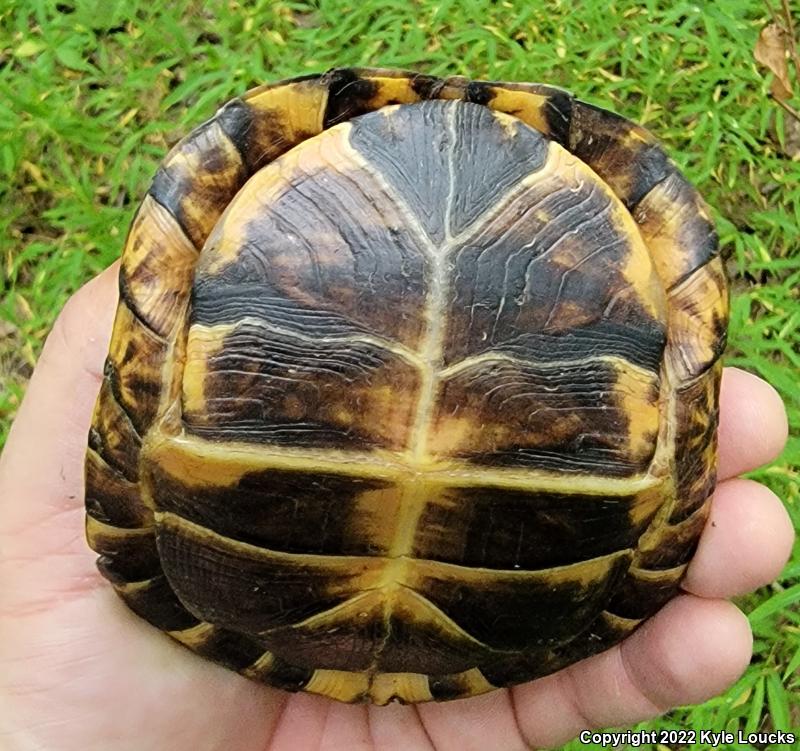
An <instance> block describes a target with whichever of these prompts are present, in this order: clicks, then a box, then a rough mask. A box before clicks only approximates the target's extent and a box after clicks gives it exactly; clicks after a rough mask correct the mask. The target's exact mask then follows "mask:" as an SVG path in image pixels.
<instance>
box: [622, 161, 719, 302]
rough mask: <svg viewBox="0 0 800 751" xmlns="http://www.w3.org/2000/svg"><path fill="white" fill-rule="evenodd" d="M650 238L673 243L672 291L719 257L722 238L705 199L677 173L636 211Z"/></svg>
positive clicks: (669, 278)
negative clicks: (653, 237)
mask: <svg viewBox="0 0 800 751" xmlns="http://www.w3.org/2000/svg"><path fill="white" fill-rule="evenodd" d="M632 214H633V218H634V219H635V220H636V221H637V223H638V224H639V225H640V226H641V227H642V230H643V233H644V234H645V235H646V236H650V235H652V236H655V237H656V238H657V239H659V240H660V239H662V235H663V236H664V240H665V242H668V243H670V244H671V245H672V246H673V247H675V249H676V250H677V251H678V252H674V251H673V253H672V254H671V257H670V266H669V269H668V271H667V273H665V274H664V275H663V276H664V282H665V286H666V287H667V289H668V291H669V290H672V289H674V288H675V287H677V286H678V285H679V284H680V283H681V282H683V281H684V280H685V279H687V278H688V277H689V276H690V275H691V274H692V273H693V272H694V271H696V270H697V269H699V268H700V267H701V266H704V265H705V264H707V263H708V262H709V261H710V260H711V259H712V258H714V257H715V256H717V255H718V254H719V238H718V236H717V232H716V230H715V228H714V224H713V223H712V221H711V219H710V218H709V216H708V209H707V208H706V207H705V204H704V203H703V200H702V198H700V196H699V195H698V193H697V191H696V189H695V188H694V187H693V186H692V185H691V183H689V181H688V180H687V179H686V178H685V177H684V176H683V175H681V174H680V172H678V171H677V170H673V171H672V172H671V174H670V175H669V176H668V177H667V178H666V179H664V180H663V181H661V182H660V183H659V184H658V185H657V186H655V187H654V189H653V190H652V191H650V192H649V193H648V194H647V195H646V196H644V197H643V198H642V200H641V201H639V202H638V204H637V206H636V208H635V209H634V210H633V212H632Z"/></svg>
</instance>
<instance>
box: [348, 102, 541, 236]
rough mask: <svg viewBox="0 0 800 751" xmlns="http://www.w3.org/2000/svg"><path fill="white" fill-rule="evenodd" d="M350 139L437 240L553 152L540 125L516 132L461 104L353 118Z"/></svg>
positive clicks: (471, 218) (416, 107) (454, 231)
mask: <svg viewBox="0 0 800 751" xmlns="http://www.w3.org/2000/svg"><path fill="white" fill-rule="evenodd" d="M451 116H452V117H453V125H452V132H451V129H450V127H449V125H448V122H447V120H448V118H449V117H451ZM453 136H454V137H453ZM350 143H351V144H352V145H353V146H354V147H355V148H356V149H357V150H358V151H359V152H360V153H361V154H362V156H363V157H364V158H366V159H367V160H368V161H369V162H370V163H371V164H373V165H374V166H375V168H376V170H377V172H378V173H379V174H380V175H381V176H382V177H383V179H385V180H387V181H388V182H389V183H390V184H391V185H392V187H393V188H394V190H395V192H396V193H397V195H399V196H401V197H402V198H403V199H404V200H405V201H406V202H407V203H408V205H409V208H410V209H411V211H412V212H413V213H414V215H415V216H416V217H418V218H419V219H420V221H421V222H422V224H423V226H424V227H425V230H426V231H427V233H428V234H429V235H430V237H431V239H432V240H433V242H434V243H436V244H440V243H441V242H443V240H444V239H445V234H446V233H447V232H449V233H450V234H451V235H457V234H458V233H459V232H461V231H462V230H464V229H465V228H466V227H467V226H468V225H469V224H470V223H472V222H473V221H474V220H475V219H477V217H478V216H479V215H480V214H482V213H483V212H485V211H486V210H487V209H488V208H490V207H491V206H493V205H494V204H496V203H497V201H498V199H499V198H500V197H501V196H502V195H503V194H504V193H506V192H507V191H508V190H510V189H511V188H513V187H514V186H515V185H516V184H517V183H519V181H520V180H522V179H523V178H524V177H525V176H526V175H528V174H530V173H531V172H535V171H536V170H538V169H540V168H541V167H542V165H543V164H544V160H545V158H546V156H547V141H546V140H545V139H544V138H543V137H542V136H541V135H540V134H539V133H537V132H536V131H534V130H533V129H531V128H527V127H525V126H524V125H520V124H516V125H515V127H514V128H513V129H512V132H511V133H509V132H508V131H507V130H505V129H504V128H503V126H502V125H501V124H500V122H498V120H497V118H496V117H495V116H494V115H493V114H492V113H491V112H490V111H489V110H488V109H486V108H485V107H480V106H477V105H475V106H470V105H465V104H464V103H455V102H452V103H443V102H438V101H436V102H422V103H419V104H413V105H408V106H406V107H404V108H403V109H402V110H399V111H397V112H394V113H392V116H391V117H384V116H383V115H380V114H375V115H367V116H365V117H362V118H360V119H359V120H357V121H356V122H354V123H353V129H352V131H351V133H350ZM498 155H502V156H501V157H498ZM451 185H452V191H453V196H454V201H453V204H452V209H451V211H450V216H449V218H450V223H449V226H445V221H446V219H447V214H446V212H444V211H440V210H439V207H440V206H442V205H443V204H444V199H445V198H446V197H447V195H448V192H449V190H450V189H451V188H450V186H451Z"/></svg>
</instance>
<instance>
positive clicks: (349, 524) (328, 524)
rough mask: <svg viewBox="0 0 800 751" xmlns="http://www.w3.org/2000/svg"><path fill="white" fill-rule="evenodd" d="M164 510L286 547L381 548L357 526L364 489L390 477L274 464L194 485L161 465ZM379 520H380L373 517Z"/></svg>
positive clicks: (158, 482)
mask: <svg viewBox="0 0 800 751" xmlns="http://www.w3.org/2000/svg"><path fill="white" fill-rule="evenodd" d="M147 482H148V484H149V486H150V487H151V488H152V489H153V495H154V502H155V505H156V508H157V509H158V510H159V511H168V512H171V513H174V514H177V515H178V516H181V517H183V518H185V519H188V520H189V521H192V522H195V523H196V524H200V525H202V526H205V527H208V528H209V529H213V530H215V531H216V532H217V533H219V534H222V535H225V536H226V537H229V538H231V539H233V540H240V541H242V542H247V543H250V544H252V545H258V546H260V547H264V548H268V549H271V550H278V551H283V552H287V553H310V554H316V555H379V554H380V553H385V552H386V550H385V549H384V548H383V547H382V546H378V545H377V544H376V543H375V542H374V541H373V540H371V539H370V536H369V535H368V534H367V533H366V532H365V531H364V530H363V529H361V528H360V527H359V522H364V521H368V520H365V519H364V516H365V512H367V513H368V512H369V511H374V512H375V513H376V514H377V513H379V511H380V509H379V508H377V507H376V508H374V509H364V508H363V501H360V496H361V494H363V493H369V492H370V491H374V490H380V489H383V488H386V487H387V485H388V483H386V482H383V481H380V480H373V479H362V478H357V477H348V476H342V475H333V474H324V473H322V472H315V471H313V470H312V469H309V471H306V472H297V471H294V472H293V471H283V470H276V469H269V470H263V471H260V472H249V473H247V474H246V475H244V476H243V477H242V478H241V479H240V480H239V481H238V482H236V483H235V484H234V485H232V486H229V487H209V488H203V487H200V488H198V487H191V486H187V485H186V484H185V483H184V482H182V481H181V479H179V478H175V477H173V476H172V475H170V474H168V473H167V472H164V471H163V470H161V469H160V468H159V467H158V466H153V467H152V468H151V469H150V476H149V477H148V480H147ZM375 521H377V520H375Z"/></svg>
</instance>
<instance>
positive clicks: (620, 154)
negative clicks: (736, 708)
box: [569, 100, 675, 208]
mask: <svg viewBox="0 0 800 751" xmlns="http://www.w3.org/2000/svg"><path fill="white" fill-rule="evenodd" d="M631 132H635V133H637V134H640V135H641V138H642V139H644V140H639V139H634V140H632V141H630V142H626V136H627V135H628V134H629V133H631ZM569 150H570V151H571V152H572V153H573V154H575V156H577V157H578V158H579V159H580V160H581V161H583V162H586V164H588V165H590V166H591V167H592V169H594V171H595V172H597V173H598V174H599V175H600V177H602V178H603V179H604V180H605V181H606V182H607V183H608V184H609V185H611V186H612V187H613V188H614V192H615V193H616V194H617V196H618V198H620V200H622V202H623V203H624V204H625V205H626V206H627V207H628V208H633V207H635V206H636V204H637V203H639V201H640V200H641V199H642V198H643V197H644V196H645V195H646V194H647V193H648V192H649V191H650V190H651V189H652V188H653V187H654V186H655V185H656V184H658V183H659V182H661V181H662V180H664V179H666V178H667V177H668V176H669V175H671V174H672V173H673V172H674V171H675V167H674V166H673V165H672V164H671V163H670V161H669V158H668V157H667V155H666V153H665V152H664V150H663V149H662V148H661V146H659V145H658V143H657V142H656V141H655V140H654V139H653V138H652V136H650V134H649V133H647V131H645V130H644V128H641V127H639V126H638V125H634V124H633V123H632V122H631V121H630V120H626V119H625V118H624V117H621V116H620V115H617V114H615V113H613V112H609V111H608V110H604V109H602V108H600V107H595V106H594V105H591V104H587V103H586V102H581V101H579V100H575V101H574V102H573V105H572V122H571V124H570V138H569Z"/></svg>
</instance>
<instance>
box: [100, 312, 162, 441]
mask: <svg viewBox="0 0 800 751" xmlns="http://www.w3.org/2000/svg"><path fill="white" fill-rule="evenodd" d="M167 350H168V346H167V343H166V342H165V341H164V340H163V339H162V338H161V337H159V336H157V335H156V334H155V333H154V332H153V331H152V330H151V329H150V328H148V327H147V326H146V325H145V324H144V323H143V322H142V321H140V320H139V319H138V318H137V317H136V316H135V315H134V314H133V313H132V312H131V310H130V309H129V308H128V307H127V306H126V305H125V304H124V303H120V305H119V307H118V308H117V315H116V318H115V319H114V328H113V330H112V332H111V345H110V350H109V353H108V358H107V360H106V365H105V378H106V379H108V381H109V384H110V388H111V393H112V394H113V396H114V399H115V400H116V402H117V403H118V404H119V405H120V406H121V407H122V409H123V410H124V411H125V414H126V415H127V416H128V418H129V419H130V421H131V423H132V425H133V427H134V429H135V430H136V432H137V433H138V435H139V436H144V435H145V434H146V433H147V430H148V429H149V428H150V426H151V425H152V424H153V421H154V420H155V417H156V414H157V413H158V406H159V402H160V400H161V391H162V368H163V367H164V365H165V363H166V359H167Z"/></svg>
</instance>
